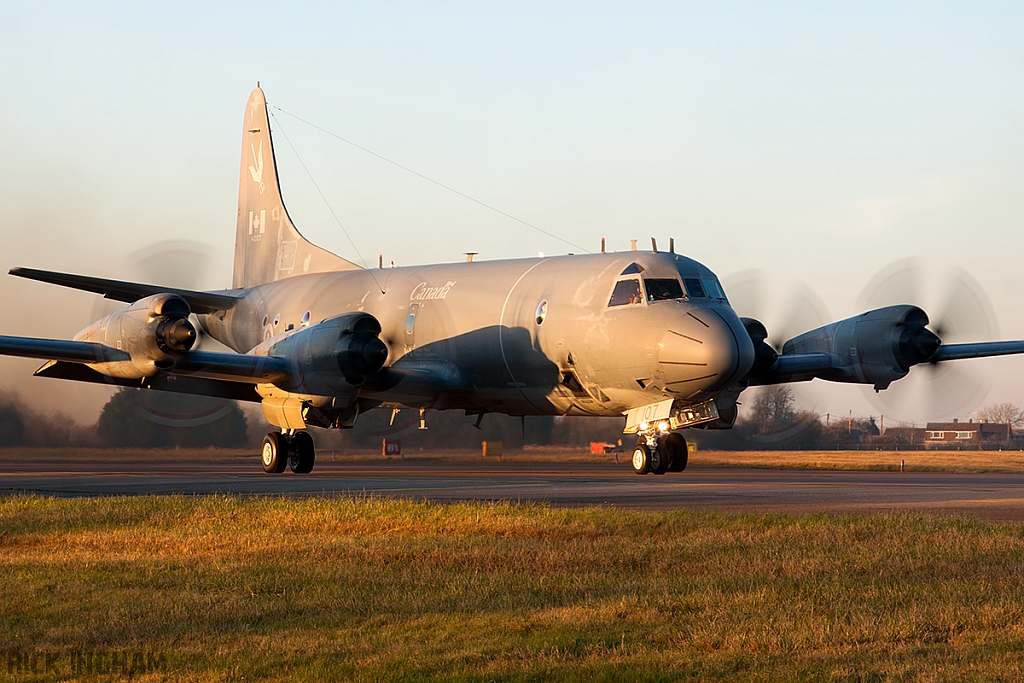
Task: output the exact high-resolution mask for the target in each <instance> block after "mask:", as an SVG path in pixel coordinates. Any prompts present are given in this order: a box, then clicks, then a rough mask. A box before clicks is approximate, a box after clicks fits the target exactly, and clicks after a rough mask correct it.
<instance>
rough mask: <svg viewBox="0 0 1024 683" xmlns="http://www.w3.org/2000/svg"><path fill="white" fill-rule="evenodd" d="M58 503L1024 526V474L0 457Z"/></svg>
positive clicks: (12, 487) (2, 471)
mask: <svg viewBox="0 0 1024 683" xmlns="http://www.w3.org/2000/svg"><path fill="white" fill-rule="evenodd" d="M26 493H32V494H39V495H50V496H60V497H78V496H111V495H142V494H158V495H167V494H186V495H199V494H211V493H233V494H242V495H250V494H269V495H283V496H308V495H345V496H359V495H374V496H382V497H388V498H403V499H409V500H431V501H494V500H512V501H535V502H544V503H549V504H551V505H556V506H583V505H610V506H616V507H623V508H630V509H647V510H665V509H688V510H720V511H732V512H738V511H743V512H780V513H786V514H794V515H805V514H813V513H817V512H827V513H860V512H883V511H899V510H901V511H909V512H926V513H957V514H966V515H971V516H975V517H978V518H981V519H985V520H990V521H1024V475H1018V474H960V473H937V472H934V473H933V472H929V473H920V472H917V473H914V472H904V473H900V472H864V471H835V470H803V469H774V468H772V469H769V468H742V467H735V468H731V467H711V466H701V465H699V464H695V465H691V466H690V467H688V468H687V470H686V471H685V472H683V473H681V474H667V475H664V476H660V477H659V476H654V475H647V476H643V477H639V476H636V475H635V474H633V472H632V470H631V469H630V468H629V466H628V465H627V464H625V463H621V464H615V463H613V462H612V461H608V462H607V463H586V464H576V463H564V464H559V463H532V462H516V460H515V457H514V456H513V457H511V458H506V459H505V460H504V462H500V463H499V462H497V461H496V460H494V459H489V460H484V459H482V458H481V459H476V458H466V459H465V461H462V460H458V461H453V460H431V459H428V458H424V459H409V460H399V459H387V460H385V459H383V458H380V459H371V458H362V459H359V460H351V459H348V460H346V459H344V458H343V457H341V456H339V457H338V458H337V459H336V460H335V461H334V462H332V461H331V459H330V456H326V457H320V458H319V459H318V462H317V465H316V469H315V470H314V471H313V473H312V474H308V475H293V474H291V473H290V472H289V473H285V474H281V475H267V474H264V473H263V472H262V470H261V468H260V464H259V461H258V459H257V457H256V456H248V457H240V456H237V455H223V454H220V455H214V456H209V455H206V456H203V457H197V456H196V455H194V454H187V453H186V454H185V455H181V454H176V453H175V452H174V451H167V452H161V453H156V454H154V453H147V454H144V455H136V456H133V457H129V456H124V455H121V454H115V455H107V454H105V453H104V452H103V451H92V452H90V451H86V452H78V453H75V454H74V455H73V456H71V457H62V456H59V455H53V454H52V452H48V453H47V454H43V455H34V454H32V452H31V451H29V452H21V451H7V452H5V451H0V495H17V494H26Z"/></svg>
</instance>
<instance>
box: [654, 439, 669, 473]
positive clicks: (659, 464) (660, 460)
mask: <svg viewBox="0 0 1024 683" xmlns="http://www.w3.org/2000/svg"><path fill="white" fill-rule="evenodd" d="M671 464H672V455H671V454H670V453H669V452H668V451H666V450H665V440H664V439H658V445H657V446H655V448H654V450H652V451H651V474H665V473H666V472H668V468H669V466H670V465H671Z"/></svg>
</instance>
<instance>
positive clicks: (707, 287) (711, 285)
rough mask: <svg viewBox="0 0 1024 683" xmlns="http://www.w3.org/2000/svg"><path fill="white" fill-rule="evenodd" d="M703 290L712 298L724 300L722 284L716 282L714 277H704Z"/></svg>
mask: <svg viewBox="0 0 1024 683" xmlns="http://www.w3.org/2000/svg"><path fill="white" fill-rule="evenodd" d="M704 291H705V292H707V294H708V296H710V297H711V298H712V299H721V300H722V301H725V300H726V299H725V292H723V291H722V285H720V284H719V283H718V280H716V279H715V278H704Z"/></svg>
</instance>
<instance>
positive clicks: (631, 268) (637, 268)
mask: <svg viewBox="0 0 1024 683" xmlns="http://www.w3.org/2000/svg"><path fill="white" fill-rule="evenodd" d="M642 272H644V267H643V266H641V265H640V264H639V263H636V262H635V261H634V262H633V263H630V264H629V265H628V266H626V269H625V270H624V271H622V272H621V273H619V275H633V274H634V273H642Z"/></svg>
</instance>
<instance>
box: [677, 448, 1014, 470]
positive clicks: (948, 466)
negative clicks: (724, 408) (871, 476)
mask: <svg viewBox="0 0 1024 683" xmlns="http://www.w3.org/2000/svg"><path fill="white" fill-rule="evenodd" d="M690 460H691V462H692V463H694V464H703V465H731V466H738V467H795V468H810V469H829V470H833V469H834V470H891V471H895V470H898V469H899V468H900V461H904V462H905V463H906V464H905V468H906V471H908V472H914V471H916V472H1006V473H1011V472H1017V473H1019V472H1024V452H1021V451H698V452H697V453H694V454H692V455H691V456H690Z"/></svg>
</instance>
